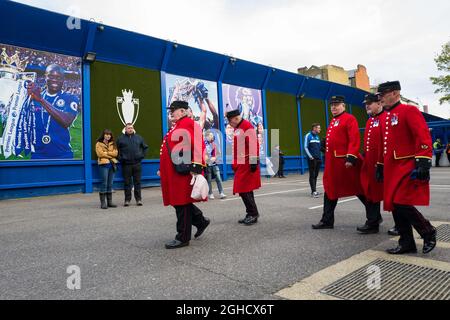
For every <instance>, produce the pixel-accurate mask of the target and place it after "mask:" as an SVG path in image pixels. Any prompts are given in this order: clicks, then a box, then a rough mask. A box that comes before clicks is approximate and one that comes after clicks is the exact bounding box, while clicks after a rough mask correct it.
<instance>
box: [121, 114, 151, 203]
mask: <svg viewBox="0 0 450 320" xmlns="http://www.w3.org/2000/svg"><path fill="white" fill-rule="evenodd" d="M117 149H118V150H119V161H120V162H121V164H122V174H123V179H124V188H125V207H128V206H129V205H130V201H131V188H132V187H131V179H133V185H134V198H135V200H136V204H137V205H138V206H142V196H141V176H142V164H141V162H142V160H143V159H144V158H145V154H146V152H147V150H148V146H147V145H146V144H145V142H144V139H143V138H142V137H141V136H140V135H138V134H136V131H134V127H133V124H131V123H128V124H127V126H126V127H125V134H123V135H121V136H120V137H119V138H118V139H117Z"/></svg>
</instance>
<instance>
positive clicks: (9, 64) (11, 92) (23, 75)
mask: <svg viewBox="0 0 450 320" xmlns="http://www.w3.org/2000/svg"><path fill="white" fill-rule="evenodd" d="M0 59H1V63H0V119H1V126H0V129H1V130H0V155H3V156H4V158H5V159H6V160H8V159H9V158H11V156H19V157H20V156H21V153H22V152H23V151H25V154H29V153H30V152H32V148H33V145H32V144H31V143H30V142H31V139H32V137H31V135H30V133H31V130H30V129H31V126H32V123H31V117H30V112H29V102H30V101H29V98H28V94H27V89H26V87H27V84H28V83H30V82H34V81H35V80H36V76H37V75H36V73H34V72H24V71H25V69H26V67H27V64H28V59H27V58H25V59H23V60H21V58H20V56H19V51H17V50H16V51H15V53H14V55H12V56H9V55H8V53H7V52H6V48H2V53H1V56H0Z"/></svg>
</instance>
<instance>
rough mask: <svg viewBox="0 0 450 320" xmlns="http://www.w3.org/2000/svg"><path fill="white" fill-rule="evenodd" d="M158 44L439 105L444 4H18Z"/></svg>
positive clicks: (131, 0)
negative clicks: (347, 77)
mask: <svg viewBox="0 0 450 320" xmlns="http://www.w3.org/2000/svg"><path fill="white" fill-rule="evenodd" d="M18 2H21V3H25V4H29V5H32V6H35V7H40V8H44V9H48V10H52V11H56V12H61V13H64V14H69V13H71V12H73V10H74V9H75V10H77V11H79V15H80V17H82V18H85V19H90V18H93V19H95V20H96V21H102V22H103V23H105V24H107V25H111V26H115V27H119V28H122V29H126V30H131V31H135V32H139V33H143V34H147V35H150V36H153V37H157V38H161V39H166V40H167V39H169V40H176V41H178V43H182V44H185V45H189V46H193V47H197V48H201V49H206V50H210V51H214V52H217V53H222V54H232V55H233V56H234V57H236V58H241V59H245V60H249V61H253V62H257V63H261V64H265V65H272V66H274V67H277V68H280V69H284V70H287V71H291V72H297V71H296V70H297V68H299V67H303V66H308V67H309V66H311V65H318V66H321V65H324V64H334V65H338V66H342V67H344V68H345V69H346V70H350V69H356V66H357V64H363V65H365V66H366V67H367V70H368V73H369V76H370V80H371V84H373V85H376V84H379V83H381V82H384V81H389V80H400V81H401V83H402V87H403V92H402V93H403V95H404V96H406V97H408V98H410V99H412V100H415V101H418V102H420V103H421V104H428V105H429V106H430V112H431V113H433V114H436V115H439V116H443V117H445V118H450V105H449V104H446V105H442V106H440V105H439V101H438V99H439V96H438V95H435V94H434V90H435V89H436V87H434V86H433V85H432V84H431V82H430V80H429V77H430V76H435V75H438V71H437V69H436V65H435V62H434V57H435V56H436V55H437V54H438V53H440V52H441V49H442V45H443V44H444V43H445V42H447V41H450V18H449V13H450V1H449V0H428V1H423V0H314V1H313V0H209V1H208V0H184V1H183V0H165V1H152V0H151V1H148V0H127V1H123V0H58V1H55V0H20V1H18Z"/></svg>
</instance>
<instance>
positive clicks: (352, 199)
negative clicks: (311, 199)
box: [309, 198, 358, 210]
mask: <svg viewBox="0 0 450 320" xmlns="http://www.w3.org/2000/svg"><path fill="white" fill-rule="evenodd" d="M355 200H358V198H351V199H347V200H342V201H339V202H338V203H344V202H350V201H355ZM319 208H323V205H321V206H317V207H312V208H309V210H315V209H319Z"/></svg>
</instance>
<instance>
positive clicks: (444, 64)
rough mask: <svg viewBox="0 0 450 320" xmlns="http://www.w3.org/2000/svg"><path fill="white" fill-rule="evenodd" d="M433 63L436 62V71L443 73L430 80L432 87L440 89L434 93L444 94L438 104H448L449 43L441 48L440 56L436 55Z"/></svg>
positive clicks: (449, 79)
mask: <svg viewBox="0 0 450 320" xmlns="http://www.w3.org/2000/svg"><path fill="white" fill-rule="evenodd" d="M434 61H436V65H437V68H438V70H439V71H442V72H444V73H445V74H444V75H442V76H440V77H431V78H430V80H431V82H432V83H433V84H434V85H436V86H439V87H440V88H439V89H437V90H436V91H435V92H434V93H443V94H444V96H443V97H442V98H441V99H439V102H440V104H443V103H445V102H450V42H447V43H446V44H445V45H443V46H442V52H441V54H440V55H438V56H437V57H436V58H435V59H434Z"/></svg>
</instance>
